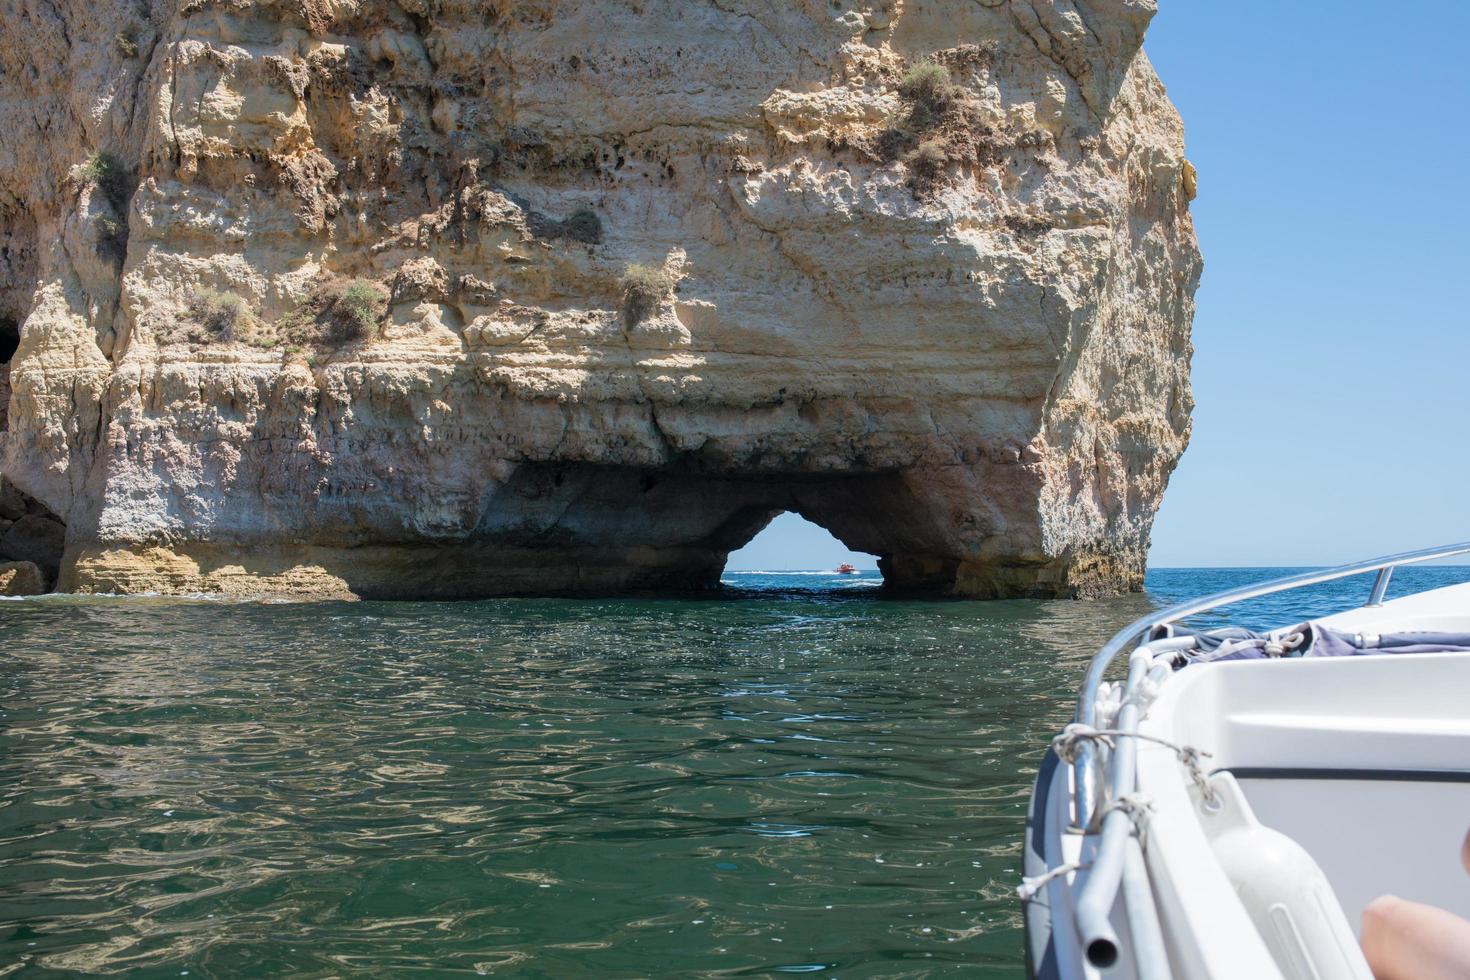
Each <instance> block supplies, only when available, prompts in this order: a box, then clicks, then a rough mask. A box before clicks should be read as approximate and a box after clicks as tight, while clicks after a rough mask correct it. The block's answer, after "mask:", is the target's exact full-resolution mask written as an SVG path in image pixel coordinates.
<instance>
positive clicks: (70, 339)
mask: <svg viewBox="0 0 1470 980" xmlns="http://www.w3.org/2000/svg"><path fill="white" fill-rule="evenodd" d="M18 3H19V11H18V13H19V16H18V17H16V18H12V19H10V20H8V21H7V22H6V23H5V24H3V25H0V31H3V32H5V34H6V38H5V39H6V41H7V43H6V44H5V45H0V67H3V68H4V69H5V72H6V74H5V77H6V78H7V79H17V80H19V81H18V82H17V84H15V85H7V87H6V89H5V90H4V91H3V92H0V124H4V125H5V126H6V127H7V129H8V130H10V131H25V132H31V131H37V132H39V133H40V134H41V135H40V138H38V139H36V140H34V141H6V143H5V144H0V218H3V220H4V225H5V230H4V232H3V233H4V234H6V235H8V236H10V239H9V240H10V241H12V242H13V243H14V253H13V254H14V255H16V256H17V258H16V260H15V261H14V262H13V263H12V264H11V266H9V267H7V269H6V270H0V273H3V274H4V275H5V276H8V277H9V278H8V279H0V304H8V307H7V308H8V309H11V310H13V311H15V315H16V316H17V317H18V318H23V319H24V331H23V337H22V342H21V348H20V352H19V355H18V357H17V360H16V361H15V363H14V368H13V376H12V385H13V388H14V396H13V398H12V400H11V413H12V414H11V426H10V432H9V434H8V435H7V436H6V437H5V438H6V444H5V452H4V455H3V469H4V472H5V473H6V474H7V475H8V476H9V477H10V478H11V479H12V480H14V481H15V482H16V483H17V484H18V485H19V486H20V487H22V488H23V489H25V490H26V491H27V492H29V493H31V494H34V495H35V496H36V497H37V498H38V499H40V500H41V501H43V502H44V503H45V504H46V505H47V506H48V507H50V508H51V509H52V510H54V511H55V512H57V513H58V514H60V515H61V516H63V517H64V518H65V519H66V522H67V528H68V555H69V560H68V562H67V566H68V567H67V568H66V569H64V571H63V576H62V578H63V585H64V586H67V587H70V588H74V589H79V590H87V589H109V590H111V589H120V590H123V591H136V590H140V589H151V588H158V589H163V590H169V591H195V590H198V589H216V590H227V591H233V592H250V591H252V590H259V591H262V592H276V593H286V594H307V595H315V594H339V593H352V594H362V595H440V594H445V595H447V594H455V595H460V594H490V593H504V592H531V591H615V590H621V589H629V588H668V587H705V586H709V585H712V584H714V583H715V582H716V581H717V579H718V574H719V569H720V567H721V566H722V564H723V561H724V556H725V555H726V554H727V553H728V551H729V550H731V549H732V548H735V547H738V546H739V545H740V544H742V543H743V542H744V541H745V540H748V539H749V537H750V536H752V535H753V534H755V533H756V531H758V530H759V528H760V527H762V526H763V525H764V524H765V523H766V522H767V521H768V520H769V519H770V517H771V516H773V515H774V514H775V513H777V512H779V511H781V510H796V511H799V512H801V513H803V514H805V515H807V516H808V517H810V518H812V519H813V520H816V521H817V522H818V523H821V524H823V525H824V526H827V527H828V528H830V529H831V530H832V531H833V532H834V533H836V534H837V535H838V536H839V537H841V538H842V539H843V540H844V541H846V542H847V543H848V544H849V545H851V546H853V547H856V548H860V549H863V550H868V551H872V552H874V553H876V554H878V555H880V556H881V557H882V559H883V567H884V569H885V573H886V574H887V575H888V578H889V581H890V582H891V583H893V584H895V585H897V586H900V587H910V588H916V589H923V590H930V591H954V592H962V593H967V594H976V595H1011V594H1092V593H1100V592H1106V591H1114V590H1117V589H1120V588H1129V587H1136V586H1137V585H1138V583H1139V582H1140V581H1141V575H1142V568H1143V560H1144V556H1145V553H1146V544H1147V536H1148V528H1149V525H1150V523H1151V521H1152V518H1153V514H1154V512H1155V510H1156V508H1157V506H1158V502H1159V499H1160V495H1161V494H1162V492H1163V488H1164V484H1165V482H1166V480H1167V478H1168V474H1169V472H1170V471H1171V470H1172V468H1173V466H1174V463H1175V462H1176V460H1177V459H1178V456H1179V454H1180V452H1182V450H1183V448H1184V445H1185V442H1186V440H1187V436H1188V426H1189V411H1190V407H1191V400H1190V394H1189V384H1188V357H1189V337H1188V333H1189V322H1190V319H1191V316H1192V311H1193V294H1194V289H1195V286H1196V283H1197V280H1198V275H1199V257H1198V253H1197V250H1196V248H1195V244H1194V238H1193V231H1192V227H1191V224H1190V221H1189V216H1188V211H1187V207H1188V199H1189V198H1190V197H1191V196H1192V194H1193V175H1192V171H1190V170H1189V168H1188V164H1187V163H1186V162H1185V161H1184V158H1183V154H1182V133H1181V129H1180V125H1179V120H1178V118H1177V116H1176V114H1175V113H1174V110H1173V108H1172V107H1171V106H1170V105H1169V103H1168V101H1167V98H1166V97H1165V94H1164V92H1163V88H1162V86H1161V85H1160V84H1159V82H1158V80H1157V78H1156V77H1155V76H1154V73H1153V71H1152V69H1151V68H1150V67H1149V64H1148V62H1147V60H1146V58H1145V57H1144V55H1143V54H1142V51H1141V48H1140V43H1141V40H1142V34H1143V30H1144V28H1145V26H1146V24H1147V21H1148V19H1149V16H1150V15H1151V12H1152V7H1151V5H1150V4H1148V3H1138V2H1130V3H1124V2H1121V0H1054V2H1046V0H1029V2H1028V0H996V2H993V3H992V2H988V0H987V2H975V0H942V2H935V3H925V4H920V3H916V2H912V0H907V2H905V0H888V2H867V3H864V2H851V0H844V2H839V3H835V4H834V3H831V2H828V0H821V2H818V0H800V2H790V0H743V2H737V3H725V2H721V3H715V2H676V0H666V2H653V3H648V2H637V3H634V2H631V0H629V2H611V0H609V2H584V3H567V2H556V0H544V2H524V3H516V4H495V3H492V4H481V3H475V4H470V3H457V2H453V0H450V2H441V3H437V4H433V5H424V4H418V3H405V4H401V5H394V4H379V3H371V4H369V3H361V4H358V3H354V2H352V0H338V2H334V3H330V4H328V3H309V4H306V5H305V6H304V7H303V6H301V5H297V4H284V3H283V4H279V5H273V4H271V3H266V2H250V0H231V2H228V3H226V2H219V3H211V2H201V0H193V2H188V3H184V4H182V5H180V6H179V8H178V9H177V10H174V9H172V8H165V7H164V6H158V7H156V8H154V11H153V13H152V15H150V16H147V17H145V16H143V15H142V14H140V13H138V12H137V10H136V9H133V8H127V9H124V8H121V7H118V8H113V7H111V6H110V5H96V4H93V5H84V4H82V3H80V2H79V0H57V2H55V3H39V2H37V3H31V2H30V0H18ZM121 38H127V39H129V43H127V44H124V43H122V41H121V40H119V39H121ZM129 52H132V53H131V54H130V53H129ZM925 58H936V59H938V60H939V61H940V62H942V63H943V64H944V65H945V66H946V69H947V71H948V72H949V74H950V76H951V78H952V79H953V81H954V82H955V83H956V84H957V85H958V91H957V92H956V93H955V94H954V95H953V97H952V99H951V101H950V102H949V103H947V104H946V105H947V108H946V109H945V111H944V112H943V113H940V114H939V115H938V116H936V119H937V120H938V121H933V120H931V121H930V122H929V123H925V124H924V125H918V124H917V123H915V122H914V120H915V119H917V118H918V115H917V114H916V111H915V108H914V101H913V99H912V98H911V97H909V96H907V95H905V94H903V93H902V92H901V88H902V86H901V84H900V83H901V81H902V79H903V77H904V74H905V72H906V71H907V70H908V69H909V68H910V67H911V66H913V65H914V64H916V63H918V62H920V61H921V60H923V59H925ZM63 79H65V80H68V81H69V82H70V83H71V84H62V83H61V80H63ZM82 92H91V93H101V94H100V95H93V96H87V95H83V94H80V93H82ZM926 140H927V141H939V142H940V143H942V144H943V153H942V163H941V164H939V165H938V166H936V167H933V168H930V169H929V170H926V169H924V167H925V164H924V161H922V160H920V159H919V158H918V157H917V156H916V155H915V154H916V153H917V152H918V147H919V144H921V143H923V142H925V141H926ZM97 154H102V156H100V157H99V156H98V155H97ZM588 215H591V216H595V220H591V219H589V218H588ZM589 229H590V231H589ZM635 263H636V264H640V265H644V266H648V267H650V268H651V269H653V270H660V271H661V273H662V274H663V275H664V276H666V277H667V278H668V280H669V281H670V282H672V283H674V284H675V287H674V290H673V291H672V292H670V293H668V294H666V295H665V296H664V297H663V298H662V299H658V298H657V297H655V300H654V302H653V303H652V310H651V313H650V315H649V316H647V317H646V318H642V319H637V318H634V319H633V320H630V318H629V316H628V306H627V302H626V300H625V298H624V283H623V279H624V277H625V275H626V270H627V267H628V266H629V265H630V264H635ZM352 280H359V281H361V283H362V284H363V288H365V289H367V292H366V293H363V294H362V295H364V296H367V297H368V298H369V299H371V298H372V297H376V296H381V297H383V298H384V299H386V302H387V306H386V309H385V312H384V315H383V320H382V322H381V323H380V324H377V325H373V326H372V327H371V329H369V330H367V331H366V335H365V336H362V337H350V336H347V335H346V334H344V333H343V331H348V332H349V333H350V329H349V327H344V326H342V325H343V324H350V323H351V322H355V321H352V320H351V318H350V317H346V318H345V319H344V317H345V316H346V314H345V313H344V312H343V311H344V310H346V309H347V305H345V301H344V300H343V299H342V296H343V295H344V294H343V290H344V289H345V288H346V284H348V283H349V282H351V281H352ZM7 283H9V284H10V285H7ZM364 302H366V301H364ZM374 302H381V301H379V300H374ZM339 304H344V305H339ZM369 307H372V304H371V303H366V305H365V306H363V307H362V308H363V309H367V308H369ZM372 310H373V311H374V312H376V310H377V307H372ZM221 311H223V312H221ZM3 312H4V310H0V313H3ZM635 320H636V322H635ZM369 322H371V321H369Z"/></svg>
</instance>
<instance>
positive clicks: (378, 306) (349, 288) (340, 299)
mask: <svg viewBox="0 0 1470 980" xmlns="http://www.w3.org/2000/svg"><path fill="white" fill-rule="evenodd" d="M387 312H388V291H387V290H386V289H384V288H383V287H382V286H381V285H379V284H378V283H375V282H369V281H368V280H366V279H354V280H352V281H351V282H349V283H348V284H347V285H346V286H344V287H343V289H342V292H341V294H340V295H338V296H337V298H336V300H335V301H334V302H333V303H332V305H331V308H330V312H329V316H330V321H331V325H332V330H331V336H332V339H334V340H342V341H348V340H363V339H366V338H367V337H369V336H372V335H373V334H375V333H377V331H378V323H379V321H381V320H382V319H383V317H384V316H385V315H386V314H387Z"/></svg>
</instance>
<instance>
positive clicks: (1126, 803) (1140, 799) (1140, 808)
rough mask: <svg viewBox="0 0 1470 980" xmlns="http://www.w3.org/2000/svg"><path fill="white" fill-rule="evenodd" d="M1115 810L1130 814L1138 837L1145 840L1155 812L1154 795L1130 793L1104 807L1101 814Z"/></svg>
mask: <svg viewBox="0 0 1470 980" xmlns="http://www.w3.org/2000/svg"><path fill="white" fill-rule="evenodd" d="M1114 810H1120V811H1122V812H1123V813H1126V814H1128V819H1129V820H1131V821H1132V822H1133V829H1134V830H1135V831H1136V832H1137V833H1138V839H1139V840H1140V841H1141V840H1143V837H1144V834H1145V832H1147V830H1148V821H1149V818H1150V817H1152V816H1153V812H1154V801H1153V797H1151V796H1148V795H1146V794H1144V793H1129V794H1127V795H1126V796H1120V797H1118V798H1117V799H1116V800H1113V801H1112V802H1111V803H1109V804H1108V805H1107V806H1105V807H1103V811H1102V814H1101V816H1103V817H1106V816H1107V815H1108V814H1109V813H1111V812H1113V811H1114Z"/></svg>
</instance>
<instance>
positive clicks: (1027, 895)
mask: <svg viewBox="0 0 1470 980" xmlns="http://www.w3.org/2000/svg"><path fill="white" fill-rule="evenodd" d="M1088 867H1091V865H1088V864H1083V863H1082V862H1081V861H1068V862H1067V863H1066V864H1063V865H1060V866H1058V867H1055V868H1052V869H1051V870H1050V871H1048V872H1047V873H1046V874H1040V875H1035V876H1034V877H1031V878H1024V877H1023V878H1022V879H1021V884H1020V885H1019V886H1018V887H1017V888H1016V895H1017V896H1018V897H1019V898H1020V899H1021V901H1023V902H1029V901H1031V900H1032V899H1033V898H1035V897H1036V894H1037V892H1039V891H1041V890H1042V889H1043V888H1045V887H1046V886H1047V885H1049V884H1051V883H1052V882H1053V881H1054V880H1056V879H1057V878H1060V877H1061V876H1062V875H1066V874H1071V873H1072V872H1073V871H1081V870H1082V869H1083V868H1088Z"/></svg>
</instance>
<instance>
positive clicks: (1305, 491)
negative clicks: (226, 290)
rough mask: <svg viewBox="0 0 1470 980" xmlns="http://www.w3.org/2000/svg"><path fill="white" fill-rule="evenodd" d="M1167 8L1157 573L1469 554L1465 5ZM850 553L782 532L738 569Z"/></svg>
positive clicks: (1178, 0) (1176, 3)
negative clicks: (1178, 191)
mask: <svg viewBox="0 0 1470 980" xmlns="http://www.w3.org/2000/svg"><path fill="white" fill-rule="evenodd" d="M1160 8H1161V9H1160V11H1159V14H1158V16H1157V17H1155V18H1154V22H1153V25H1152V27H1150V29H1149V34H1148V38H1147V40H1146V42H1145V44H1144V48H1145V50H1146V51H1147V52H1148V56H1149V58H1150V59H1151V60H1152V61H1153V63H1154V67H1155V68H1156V69H1157V70H1158V73H1159V75H1160V77H1161V78H1162V79H1163V80H1164V84H1165V86H1166V87H1167V88H1168V90H1169V95H1170V97H1171V98H1172V99H1173V100H1174V104H1175V105H1176V106H1178V107H1179V111H1180V113H1181V114H1182V115H1183V117H1184V130H1185V140H1186V145H1187V152H1188V155H1189V158H1190V160H1191V161H1192V162H1193V163H1194V165H1195V167H1196V168H1198V170H1199V197H1198V198H1197V199H1196V200H1195V202H1194V206H1193V212H1194V220H1195V230H1196V231H1197V232H1198V234H1199V240H1200V247H1201V249H1202V250H1203V251H1204V256H1205V273H1204V280H1203V283H1202V284H1201V286H1200V290H1199V294H1198V297H1197V301H1198V310H1197V314H1196V317H1195V321H1194V345H1195V355H1194V372H1193V373H1194V393H1195V400H1196V403H1197V404H1196V408H1195V413H1194V435H1193V439H1192V440H1191V443H1190V447H1189V451H1188V452H1187V453H1185V455H1184V459H1183V460H1182V461H1181V462H1180V464H1179V468H1178V470H1176V471H1175V474H1174V479H1173V481H1172V483H1171V484H1170V487H1169V492H1168V494H1167V495H1166V496H1165V498H1164V505H1163V509H1162V510H1161V511H1160V513H1159V517H1158V521H1157V522H1156V523H1155V525H1154V536H1153V551H1152V553H1151V555H1150V564H1151V565H1154V566H1179V565H1317V564H1329V563H1335V562H1338V561H1347V560H1350V559H1353V558H1358V557H1368V556H1371V555H1376V554H1380V553H1384V552H1391V551H1401V550H1405V549H1409V548H1415V547H1422V546H1428V545H1432V544H1439V543H1443V542H1448V541H1458V540H1463V539H1470V507H1467V502H1470V432H1467V425H1470V313H1467V312H1466V295H1465V294H1466V291H1467V287H1470V246H1467V242H1466V235H1467V234H1470V187H1467V178H1470V109H1467V107H1470V80H1467V78H1470V76H1467V74H1466V72H1465V69H1464V65H1465V61H1466V54H1465V43H1464V38H1465V36H1466V33H1467V31H1466V28H1467V27H1470V5H1467V4H1463V3H1453V2H1450V0H1429V2H1419V3H1414V4H1408V5H1401V6H1399V5H1393V4H1387V5H1385V4H1380V3H1371V4H1370V3H1366V2H1362V0H1358V2H1349V3H1342V2H1337V3H1328V2H1325V0H1310V2H1308V0H1304V2H1301V3H1281V2H1280V0H1276V2H1269V3H1268V2H1265V0H1231V2H1228V3H1227V2H1221V0H1160ZM845 555H847V552H846V549H844V548H842V546H841V545H840V544H837V543H836V542H835V541H832V540H831V538H830V536H828V535H827V534H826V532H824V531H822V530H821V529H820V528H816V527H814V526H812V525H808V524H806V522H804V521H802V520H800V519H799V518H796V517H794V516H792V515H783V516H782V517H780V518H778V519H777V521H776V523H775V524H773V525H772V526H771V527H770V528H768V529H767V530H766V532H764V533H763V534H762V535H761V536H760V537H759V538H757V539H756V540H755V541H753V542H751V545H750V546H749V547H747V548H746V549H745V550H743V551H741V552H738V553H737V554H736V555H734V556H732V559H731V563H730V567H731V568H817V567H828V566H830V565H833V564H836V563H837V562H838V561H840V560H842V558H843V556H845ZM853 560H854V563H859V562H858V561H857V559H853ZM860 564H863V565H864V567H871V565H872V562H871V559H868V560H867V561H865V562H861V563H860Z"/></svg>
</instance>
